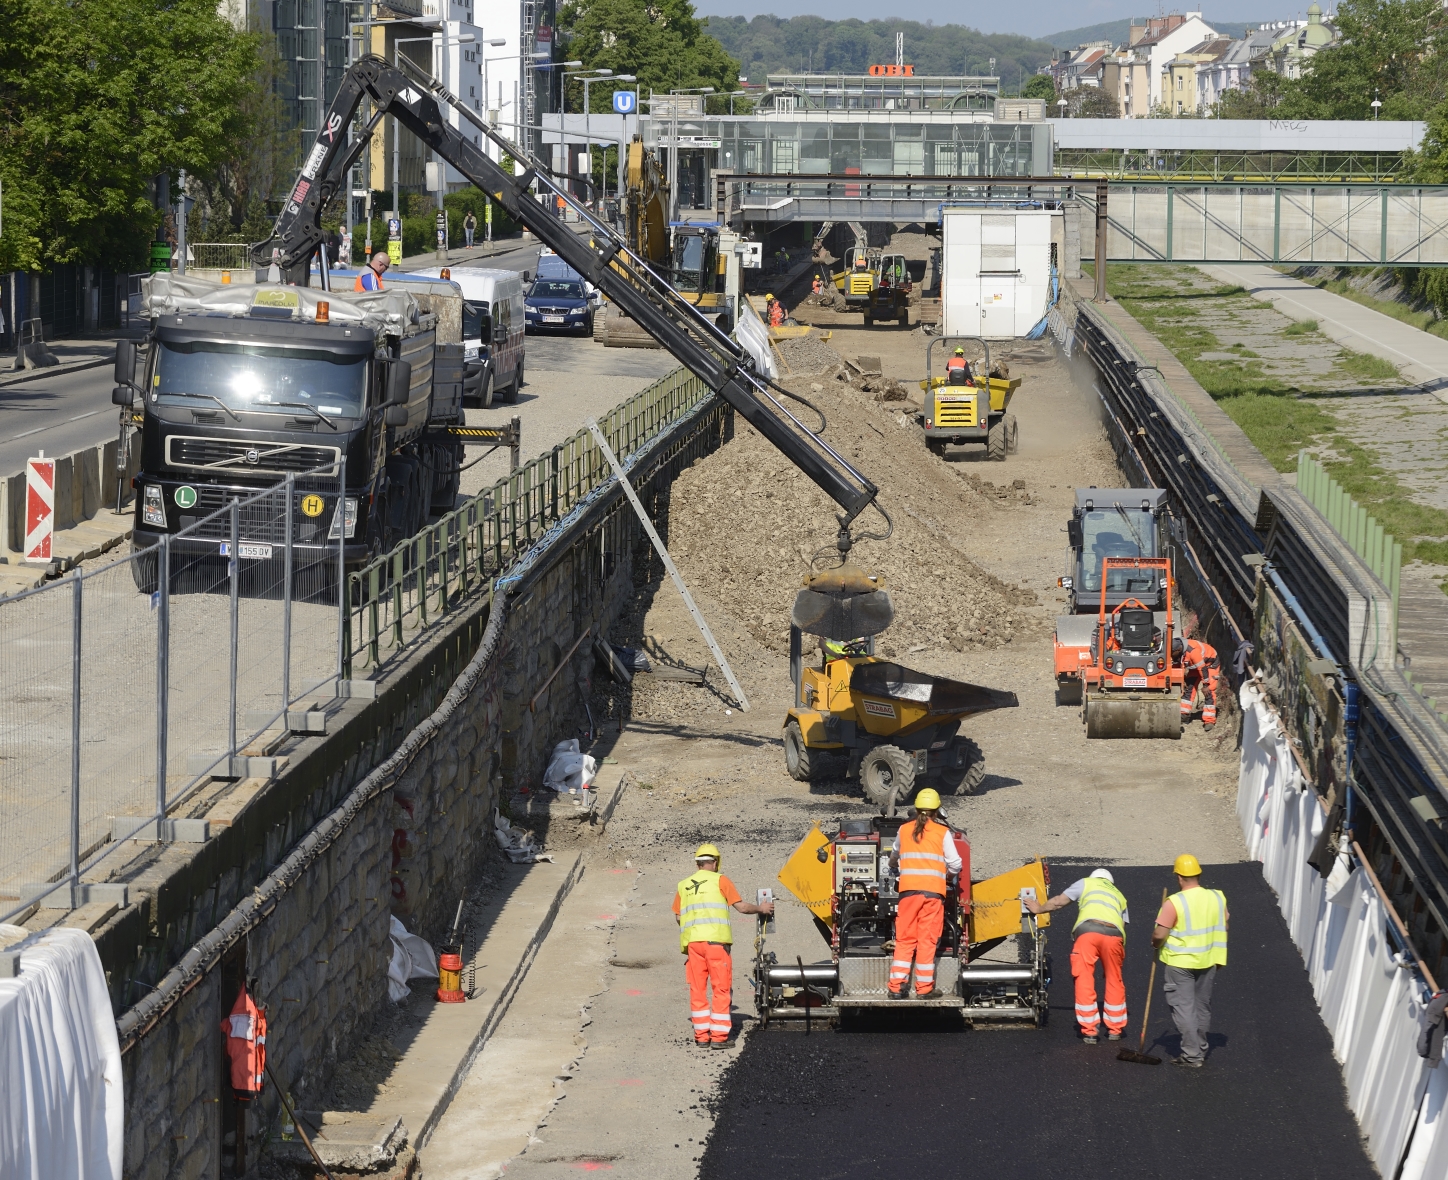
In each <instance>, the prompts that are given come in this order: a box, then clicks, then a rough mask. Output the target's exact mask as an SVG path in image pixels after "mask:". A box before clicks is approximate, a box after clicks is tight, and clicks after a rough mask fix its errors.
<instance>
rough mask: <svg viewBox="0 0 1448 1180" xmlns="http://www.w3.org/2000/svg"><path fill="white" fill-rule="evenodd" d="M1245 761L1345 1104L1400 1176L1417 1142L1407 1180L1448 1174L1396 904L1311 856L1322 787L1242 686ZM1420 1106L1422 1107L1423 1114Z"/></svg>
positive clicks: (1440, 1098)
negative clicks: (1396, 943)
mask: <svg viewBox="0 0 1448 1180" xmlns="http://www.w3.org/2000/svg"><path fill="white" fill-rule="evenodd" d="M1241 703H1242V714H1243V720H1242V763H1241V771H1240V775H1239V778H1238V783H1237V815H1238V818H1239V819H1240V820H1241V822H1242V835H1243V837H1244V839H1245V840H1246V842H1247V849H1248V852H1249V854H1250V855H1251V857H1252V858H1253V859H1254V860H1260V861H1261V862H1262V875H1263V877H1265V878H1266V880H1267V883H1268V884H1269V885H1271V886H1272V888H1273V889H1274V890H1275V891H1276V893H1277V899H1278V904H1279V906H1280V907H1281V910H1282V916H1283V918H1284V919H1286V922H1287V927H1288V930H1289V931H1290V932H1291V935H1292V941H1293V942H1294V943H1296V944H1297V949H1298V950H1299V951H1301V953H1302V958H1303V961H1304V962H1305V963H1306V965H1307V973H1308V977H1309V979H1310V980H1311V983H1312V990H1313V993H1314V994H1315V995H1316V997H1317V1002H1318V1006H1319V1008H1320V1009H1321V1012H1322V1020H1323V1023H1324V1024H1325V1025H1327V1029H1328V1032H1329V1033H1330V1034H1331V1036H1332V1044H1333V1053H1334V1054H1335V1055H1336V1057H1337V1059H1338V1061H1339V1062H1341V1063H1342V1068H1343V1081H1344V1082H1345V1084H1346V1086H1347V1094H1348V1105H1349V1106H1350V1107H1351V1108H1352V1112H1353V1114H1354V1115H1356V1116H1357V1120H1358V1124H1359V1126H1361V1128H1362V1131H1363V1134H1364V1136H1365V1137H1366V1138H1367V1142H1368V1151H1369V1153H1370V1154H1371V1155H1372V1157H1373V1160H1374V1162H1375V1163H1376V1164H1377V1166H1378V1169H1379V1170H1380V1171H1381V1172H1382V1174H1383V1175H1384V1176H1393V1175H1394V1174H1395V1173H1396V1172H1397V1168H1398V1163H1399V1161H1400V1160H1402V1159H1403V1153H1404V1151H1405V1149H1407V1147H1408V1145H1409V1142H1410V1140H1411V1143H1412V1157H1413V1158H1416V1157H1418V1156H1420V1155H1421V1156H1422V1158H1423V1160H1424V1166H1422V1167H1420V1169H1419V1170H1418V1171H1416V1172H1410V1171H1408V1170H1407V1169H1406V1168H1405V1170H1404V1172H1403V1174H1402V1175H1403V1180H1429V1177H1440V1176H1443V1175H1445V1174H1448V1132H1445V1131H1444V1129H1443V1128H1444V1126H1445V1125H1448V1118H1445V1117H1444V1110H1443V1106H1444V1101H1445V1098H1448V1084H1445V1082H1444V1080H1443V1076H1442V1075H1443V1074H1444V1068H1443V1067H1440V1068H1439V1069H1437V1070H1435V1071H1433V1073H1434V1074H1435V1075H1439V1076H1438V1077H1437V1078H1435V1082H1434V1091H1435V1092H1436V1093H1437V1099H1436V1104H1435V1101H1434V1098H1433V1094H1432V1093H1430V1094H1429V1095H1428V1100H1427V1101H1426V1102H1425V1101H1424V1100H1423V1099H1424V1092H1425V1089H1427V1088H1428V1075H1429V1070H1428V1066H1427V1062H1425V1061H1424V1060H1423V1059H1422V1058H1421V1057H1419V1056H1418V1052H1417V1038H1418V1031H1419V1028H1420V1027H1421V1025H1422V1022H1423V1008H1424V1005H1425V1003H1426V1000H1427V997H1426V995H1425V994H1424V989H1423V986H1422V983H1421V981H1420V980H1419V979H1418V978H1417V977H1416V976H1415V975H1414V974H1413V973H1412V972H1410V971H1408V970H1405V969H1404V967H1403V965H1402V964H1401V963H1400V962H1399V960H1398V959H1396V958H1395V957H1394V951H1393V947H1392V944H1391V943H1390V942H1389V941H1388V933H1387V924H1388V921H1389V918H1388V914H1387V911H1386V909H1385V907H1384V905H1383V902H1382V900H1381V899H1380V898H1379V897H1378V895H1377V892H1376V890H1375V889H1374V888H1373V886H1372V883H1371V882H1370V881H1369V880H1368V879H1367V875H1366V874H1365V873H1364V872H1363V871H1362V869H1361V868H1358V867H1353V868H1351V871H1349V872H1344V871H1343V870H1344V869H1346V868H1347V867H1348V866H1347V865H1346V864H1340V865H1339V866H1338V869H1337V871H1335V872H1334V873H1333V874H1332V875H1331V876H1330V877H1329V878H1328V879H1327V880H1326V881H1325V880H1324V879H1323V878H1322V877H1320V876H1319V875H1318V873H1317V871H1316V870H1315V869H1313V868H1312V866H1311V865H1309V864H1308V863H1307V858H1308V856H1309V855H1310V854H1311V852H1312V848H1313V844H1314V843H1315V842H1316V840H1317V837H1318V836H1319V835H1320V834H1321V832H1322V827H1323V823H1324V820H1325V816H1324V814H1323V810H1322V807H1321V805H1320V804H1319V802H1318V796H1317V792H1316V791H1315V790H1312V789H1310V788H1308V787H1307V785H1306V784H1305V783H1304V782H1303V779H1302V776H1301V774H1300V773H1299V772H1298V769H1297V764H1296V762H1295V761H1294V760H1293V757H1292V754H1291V751H1290V750H1289V749H1288V747H1287V739H1286V737H1284V736H1283V734H1282V731H1281V727H1280V726H1279V725H1278V722H1277V718H1276V717H1275V716H1274V714H1273V713H1272V711H1271V710H1270V709H1269V708H1268V707H1267V705H1266V704H1265V702H1264V701H1263V698H1262V694H1261V692H1260V691H1259V690H1258V689H1257V688H1256V687H1254V686H1253V685H1251V684H1250V683H1249V684H1244V685H1243V687H1242V692H1241ZM1420 1107H1421V1114H1420Z"/></svg>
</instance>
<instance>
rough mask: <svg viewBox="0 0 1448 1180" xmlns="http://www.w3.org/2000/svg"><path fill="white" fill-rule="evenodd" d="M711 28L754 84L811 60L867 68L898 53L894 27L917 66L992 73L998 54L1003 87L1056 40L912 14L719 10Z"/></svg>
mask: <svg viewBox="0 0 1448 1180" xmlns="http://www.w3.org/2000/svg"><path fill="white" fill-rule="evenodd" d="M709 32H710V33H712V34H713V35H714V36H715V37H718V38H719V40H720V41H721V42H722V43H723V45H724V48H725V49H726V50H727V51H728V52H729V53H731V54H732V55H733V56H735V57H737V58H738V59H739V60H740V61H741V62H743V63H744V69H745V71H746V72H747V73H748V75H749V79H750V81H751V82H754V83H756V84H758V83H761V82H763V81H764V77H765V75H766V74H770V73H775V74H780V73H795V74H802V73H804V72H805V71H806V70H808V69H810V68H811V66H812V67H813V69H814V71H815V73H817V74H863V73H865V71H866V70H868V69H869V68H870V66H872V65H875V64H877V63H885V62H893V61H894V60H895V34H896V33H897V32H899V33H904V34H905V60H906V61H908V62H910V63H912V64H913V65H914V66H915V72H916V73H917V74H945V75H956V76H959V75H960V74H961V73H967V74H988V73H989V72H990V59H991V58H995V59H996V73H997V74H998V75H999V76H1000V78H1001V89H1002V90H1003V91H1008V92H1014V91H1015V90H1016V89H1017V87H1019V86H1020V85H1021V82H1022V81H1023V80H1024V79H1028V78H1031V77H1033V76H1034V75H1035V73H1036V71H1037V70H1038V69H1040V67H1041V66H1043V65H1045V64H1046V63H1047V62H1049V61H1050V60H1051V46H1050V45H1048V44H1047V43H1046V42H1044V41H1036V40H1033V39H1032V38H1030V37H1018V36H1015V35H1013V34H1004V33H1002V34H992V35H990V36H986V35H985V34H983V33H980V32H978V31H977V30H975V29H972V28H967V27H966V26H965V25H934V24H931V23H929V22H926V23H924V24H921V23H920V22H918V21H912V20H872V21H861V20H840V21H832V20H824V19H822V18H820V17H817V16H796V17H792V18H790V19H781V18H780V17H777V16H756V17H754V18H752V19H746V18H744V17H742V16H727V17H726V16H715V17H710V18H709ZM1053 97H1054V95H1053Z"/></svg>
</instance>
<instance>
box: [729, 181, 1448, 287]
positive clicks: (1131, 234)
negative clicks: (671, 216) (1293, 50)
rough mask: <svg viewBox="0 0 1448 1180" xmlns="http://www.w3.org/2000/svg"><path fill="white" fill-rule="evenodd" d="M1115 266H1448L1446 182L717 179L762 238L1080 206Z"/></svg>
mask: <svg viewBox="0 0 1448 1180" xmlns="http://www.w3.org/2000/svg"><path fill="white" fill-rule="evenodd" d="M1103 202H1104V212H1105V215H1106V224H1107V227H1108V231H1107V235H1106V261H1107V262H1138V263H1143V262H1208V263H1218V264H1222V263H1225V264H1230V263H1234V262H1251V263H1264V262H1265V263H1279V264H1282V265H1288V266H1301V265H1309V264H1323V265H1343V266H1448V232H1445V231H1448V186H1426V185H1409V184H1381V183H1363V184H1354V183H1346V184H1285V183H1279V184H1263V183H1255V184H1232V183H1215V184H1213V183H1187V184H1173V183H1160V182H1158V183H1140V182H1129V181H1107V180H1086V179H1071V178H1068V177H1050V176H1046V177H1039V176H1036V177H1033V176H1025V177H985V176H951V177H909V176H882V177H871V176H834V175H811V176H802V175H798V174H794V175H775V176H739V175H734V176H729V175H725V176H719V177H718V178H717V183H716V187H715V210H716V213H717V215H718V216H719V219H720V220H721V221H724V222H726V223H727V224H731V225H734V226H737V227H740V228H744V227H750V228H753V229H755V230H756V231H759V230H764V231H768V230H769V229H772V228H775V227H778V226H781V225H785V224H789V223H791V222H796V221H808V222H814V223H819V222H825V221H835V222H850V221H858V222H872V221H873V222H893V223H895V224H902V223H906V222H912V221H914V222H921V223H923V224H926V225H934V224H936V223H937V222H938V221H939V219H940V210H941V209H942V208H943V207H945V206H947V205H994V206H1010V205H1037V206H1039V205H1046V206H1048V207H1061V208H1065V209H1067V210H1068V211H1069V210H1072V209H1074V210H1076V211H1077V215H1078V217H1079V224H1080V234H1081V253H1082V256H1083V257H1092V256H1094V255H1095V253H1096V252H1095V245H1094V227H1095V225H1096V224H1097V222H1098V212H1100V211H1101V210H1100V209H1099V208H1098V207H1099V206H1102V205H1103Z"/></svg>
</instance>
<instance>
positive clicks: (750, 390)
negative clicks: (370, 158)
mask: <svg viewBox="0 0 1448 1180" xmlns="http://www.w3.org/2000/svg"><path fill="white" fill-rule="evenodd" d="M364 100H367V101H369V102H370V103H371V104H372V105H373V108H374V109H373V114H372V115H371V117H370V118H369V119H368V120H367V122H366V123H365V124H364V125H363V127H362V129H361V134H360V135H359V136H358V139H357V140H356V142H354V143H353V144H352V145H351V146H350V147H349V146H348V144H347V128H349V127H351V126H352V124H353V121H354V119H355V117H356V115H357V112H358V109H359V108H360V107H361V105H362V103H363V101H364ZM440 103H445V104H448V105H450V106H452V107H453V108H454V109H455V110H456V111H457V112H458V113H459V115H460V116H461V117H462V118H463V119H465V120H467V121H468V122H469V123H471V124H472V125H473V126H474V127H475V128H477V130H478V131H479V132H480V134H481V135H483V136H486V137H487V138H488V139H490V140H492V141H493V143H495V144H496V145H497V146H498V147H499V148H500V149H501V151H502V152H504V153H506V154H507V155H510V156H511V157H512V158H513V159H514V160H518V161H520V162H522V163H524V164H525V165H526V166H525V168H524V171H523V172H522V174H521V175H519V176H514V175H512V173H510V172H508V171H506V170H505V169H503V168H502V167H501V166H500V165H499V164H498V163H497V161H495V160H492V159H491V158H489V156H488V155H487V154H486V153H485V152H484V151H483V149H482V148H481V147H480V146H478V145H477V144H475V143H473V142H472V140H471V139H470V138H468V137H467V136H466V135H463V134H462V133H461V132H460V131H459V130H458V129H457V128H455V127H453V126H452V125H451V124H450V123H448V121H447V120H446V119H445V118H444V117H443V112H442V107H441V106H440V105H439V104H440ZM384 116H392V117H394V118H396V119H397V121H398V122H399V123H401V124H402V125H403V126H404V127H406V128H407V129H408V130H409V131H411V132H412V133H413V134H414V135H416V136H417V137H418V138H419V139H421V140H422V142H423V143H425V144H426V145H427V146H428V147H430V148H431V149H432V150H433V151H434V152H436V153H437V154H438V155H439V156H440V157H441V158H442V159H444V160H446V161H447V162H448V163H449V164H451V165H452V166H453V167H454V168H456V169H457V170H458V171H459V172H460V173H462V175H463V176H465V177H466V178H467V179H468V180H469V181H470V182H471V183H473V184H474V185H476V186H477V187H478V188H480V189H482V190H483V191H484V192H487V193H491V194H493V196H494V197H495V198H496V199H497V200H498V202H499V203H500V204H501V205H502V206H503V208H505V209H506V210H507V211H508V213H509V214H510V215H511V216H512V217H514V218H515V219H516V220H517V221H518V222H519V223H520V224H522V225H523V226H525V227H526V228H528V229H529V230H531V231H532V232H533V233H534V234H536V235H537V237H538V239H539V240H540V241H541V242H542V243H543V244H544V245H546V246H549V247H551V248H552V249H553V250H554V251H555V252H556V253H557V254H558V256H559V257H560V258H562V259H563V261H564V262H566V263H568V265H569V266H571V267H573V269H574V270H576V271H578V272H579V273H580V274H581V275H583V276H584V278H586V279H587V280H588V281H589V282H591V283H592V284H593V285H594V286H595V287H597V288H598V289H599V290H600V291H602V292H603V294H604V295H606V296H608V298H609V299H611V300H612V301H613V302H614V303H616V304H617V305H618V306H619V307H620V308H621V309H622V310H623V311H624V312H625V313H626V314H627V315H628V316H630V317H631V318H632V319H633V320H634V321H635V322H637V323H638V324H639V325H640V326H641V327H642V328H643V329H644V330H645V331H647V332H648V333H649V335H650V336H652V337H653V338H654V339H655V340H657V341H658V342H659V344H660V345H661V346H662V347H663V348H665V349H667V350H668V351H669V352H670V353H672V354H673V356H674V357H675V358H676V359H677V360H678V361H679V362H680V363H681V364H682V365H684V366H685V367H686V368H688V369H689V370H690V371H691V372H692V373H694V374H695V375H696V376H698V377H699V378H700V379H701V380H703V381H704V383H705V384H706V385H708V386H709V388H710V389H712V390H713V391H714V392H715V393H717V394H718V395H719V396H720V397H721V398H723V399H724V400H725V401H726V402H728V403H729V404H730V405H731V406H732V407H734V409H736V410H737V411H738V412H739V413H740V414H742V415H743V416H744V418H745V420H746V421H747V422H748V423H749V424H750V425H751V426H753V427H754V428H755V429H756V430H758V431H759V432H760V433H761V434H762V435H764V437H765V438H767V439H768V440H769V441H770V442H771V443H772V444H774V446H776V447H777V448H778V449H779V450H780V451H782V452H783V453H784V455H785V456H786V457H787V458H788V459H789V460H790V461H791V462H793V463H794V464H795V465H796V466H797V467H798V468H799V469H800V470H801V471H803V472H804V473H805V474H806V475H807V476H809V478H810V479H812V480H813V481H814V482H815V483H816V484H817V485H818V486H819V487H820V488H821V489H822V490H823V491H824V492H825V493H826V494H827V495H828V496H829V497H830V498H831V499H832V500H834V502H835V503H836V504H838V505H839V506H840V509H841V515H840V517H839V521H840V527H841V538H840V546H841V548H842V549H847V548H848V547H849V543H850V542H849V537H848V532H847V529H848V526H849V524H850V522H852V521H853V520H854V519H855V518H856V517H857V516H859V515H860V513H862V512H863V511H865V509H866V508H868V507H870V505H872V504H874V503H875V499H876V496H877V495H878V489H877V488H876V487H875V485H874V484H873V483H872V482H870V480H869V479H867V478H866V477H865V476H864V475H862V474H861V473H860V472H859V471H857V470H856V469H855V468H854V467H853V466H852V465H851V464H850V463H849V462H848V461H847V460H846V459H844V458H843V457H842V456H841V455H840V454H839V452H838V451H836V450H835V449H834V447H832V446H831V445H830V444H829V443H828V442H826V441H825V440H824V439H822V438H820V437H819V435H817V434H815V433H814V432H813V431H812V430H810V429H809V428H808V427H807V426H805V425H804V423H802V422H801V421H800V420H799V419H798V418H797V417H795V415H794V414H793V413H792V412H791V411H790V410H789V409H787V408H786V407H785V405H784V404H783V402H782V401H781V399H780V398H778V397H776V396H775V394H774V392H773V391H772V390H771V388H770V386H769V384H768V382H767V381H765V380H764V379H763V378H761V377H760V376H758V375H757V374H756V373H755V372H754V370H753V367H752V362H751V360H750V358H749V357H748V355H747V354H746V353H745V352H744V350H743V349H742V348H740V347H739V345H738V344H736V343H735V342H734V341H733V340H731V339H729V337H727V336H725V335H724V334H723V333H722V332H720V331H719V330H718V329H717V328H716V327H715V326H714V325H713V324H712V323H711V322H709V320H707V319H705V318H704V316H702V315H701V314H700V313H699V312H698V310H697V309H696V308H694V307H693V305H691V304H690V303H689V302H688V301H687V300H685V299H683V298H682V297H681V296H680V295H679V294H678V292H677V291H675V290H674V289H673V288H672V287H671V286H670V285H669V284H668V283H667V282H666V281H665V279H664V278H663V277H662V276H661V275H660V274H659V273H658V271H656V270H655V269H654V268H653V267H652V266H650V265H649V263H647V262H646V261H645V260H644V259H642V258H640V257H639V256H638V255H637V254H635V253H634V252H632V251H631V250H629V249H628V247H627V245H626V244H625V243H624V241H623V240H622V239H620V238H619V237H618V235H617V234H615V233H614V232H613V230H612V229H610V228H609V227H607V226H605V225H604V224H603V223H602V222H600V221H598V220H596V219H595V218H594V217H593V216H592V215H591V214H590V213H589V212H588V211H587V210H586V209H583V208H580V207H579V206H577V205H576V204H574V202H573V200H572V197H571V196H570V194H568V193H567V192H566V191H564V190H563V189H562V188H561V187H560V186H558V185H557V184H555V183H554V182H553V180H552V179H550V177H549V175H548V170H547V169H545V168H544V167H543V166H542V165H541V164H540V163H538V162H537V161H536V160H533V159H532V158H531V157H530V156H529V155H528V154H527V153H526V152H524V151H523V149H522V148H520V147H518V146H517V145H516V144H514V143H512V142H511V141H510V140H508V139H507V138H505V137H504V136H502V135H500V134H498V132H497V131H495V130H494V129H493V128H492V127H491V126H490V125H489V124H488V123H486V122H484V121H483V120H482V119H480V118H479V117H478V116H477V115H476V114H475V113H474V112H473V111H471V110H469V109H468V107H467V106H466V105H465V104H464V103H462V102H461V101H459V100H458V99H457V98H456V97H455V96H454V95H452V94H451V93H449V92H448V91H447V90H446V89H445V88H444V87H443V86H441V85H440V84H439V83H437V82H435V81H434V80H433V79H431V78H427V77H424V76H422V75H420V74H416V72H415V71H414V74H413V75H412V76H410V75H409V74H408V73H405V72H403V71H402V70H401V69H398V68H397V67H395V66H393V65H390V64H389V63H387V62H385V61H383V60H382V59H381V58H378V57H375V56H370V55H369V56H367V57H364V58H362V59H361V60H359V61H357V62H355V63H354V64H353V65H352V66H350V67H348V69H347V71H346V73H345V74H344V75H343V77H342V81H341V83H340V85H339V87H338V90H337V97H336V99H335V100H334V101H333V103H332V107H331V109H330V110H329V111H328V112H327V117H326V118H325V119H324V120H323V123H322V130H321V131H319V132H318V133H317V138H316V141H315V142H314V144H313V145H312V148H311V150H310V152H309V153H308V155H307V156H306V158H305V160H304V162H303V165H302V170H301V174H300V175H299V176H298V178H297V182H296V184H295V185H294V186H293V188H292V191H291V195H290V196H289V197H288V198H287V200H286V202H285V204H284V205H283V208H282V212H281V214H280V216H278V218H277V221H276V225H275V226H274V228H273V230H272V236H271V238H269V239H268V240H267V241H265V242H262V243H259V244H258V245H257V246H255V247H253V254H254V257H255V258H256V260H257V262H258V263H260V264H261V265H266V264H267V263H268V262H270V261H271V260H272V252H273V250H275V251H277V257H276V261H277V263H278V265H279V266H280V267H281V269H282V271H283V273H284V278H285V280H286V281H289V282H294V283H297V284H299V285H306V284H307V282H308V279H309V276H310V267H311V258H312V255H313V254H315V253H316V251H317V249H318V247H319V246H320V245H321V243H322V240H323V235H322V226H321V218H322V211H323V209H324V208H325V206H326V204H327V202H328V201H330V200H331V199H332V197H333V196H334V195H335V194H336V193H337V192H338V191H339V190H340V189H341V188H342V187H343V184H344V182H345V180H346V176H347V170H348V169H349V168H350V167H351V164H352V163H353V162H354V161H355V160H356V159H357V157H358V156H360V154H361V152H362V149H363V146H365V143H366V140H367V139H368V138H369V137H370V136H371V134H372V132H373V130H375V128H376V127H377V126H378V124H379V123H380V122H381V120H382V119H383V117H384ZM534 183H536V184H537V185H538V187H539V190H540V192H539V195H540V196H541V197H542V198H543V199H544V200H546V201H548V202H550V203H551V202H552V201H554V200H555V199H556V198H557V197H562V198H563V199H564V200H565V201H566V202H568V204H569V205H570V206H572V207H573V208H574V209H575V210H577V212H578V214H579V219H580V220H581V221H582V222H584V223H585V224H586V225H588V227H589V230H590V235H589V237H583V236H580V235H578V234H575V233H574V232H573V231H572V230H571V229H569V228H568V226H567V224H566V223H565V222H563V221H562V220H561V219H559V218H557V217H555V216H554V215H553V213H552V212H551V211H549V209H547V208H545V206H544V205H543V204H540V203H539V201H538V200H537V199H535V198H534V196H533V195H532V193H530V192H529V188H530V186H531V185H533V184H534ZM590 238H591V240H590ZM887 519H888V518H887Z"/></svg>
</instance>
